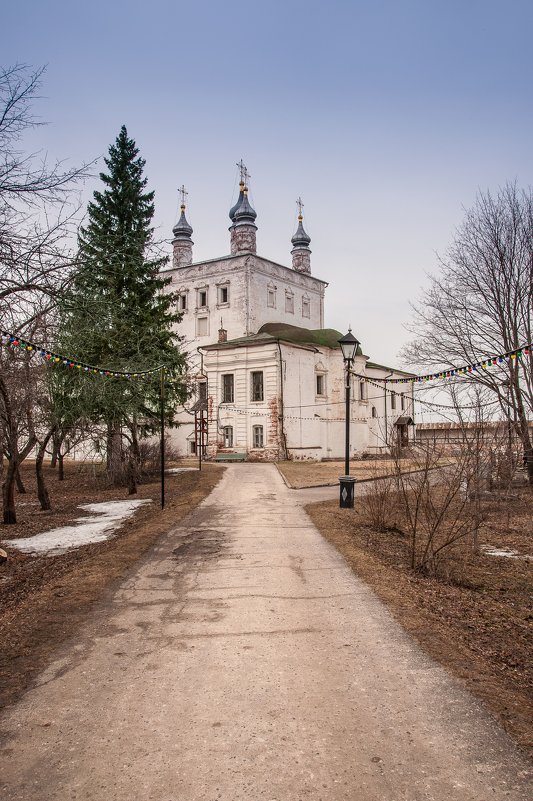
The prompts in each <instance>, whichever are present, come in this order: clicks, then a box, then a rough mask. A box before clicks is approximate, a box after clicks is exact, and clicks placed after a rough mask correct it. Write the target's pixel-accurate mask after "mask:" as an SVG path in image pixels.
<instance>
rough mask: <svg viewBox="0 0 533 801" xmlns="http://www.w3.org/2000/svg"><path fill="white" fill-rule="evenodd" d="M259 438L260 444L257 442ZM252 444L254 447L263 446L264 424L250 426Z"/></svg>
mask: <svg viewBox="0 0 533 801" xmlns="http://www.w3.org/2000/svg"><path fill="white" fill-rule="evenodd" d="M259 440H260V444H258V441H259ZM252 446H253V448H256V449H259V448H264V447H265V431H264V426H260V425H256V426H252Z"/></svg>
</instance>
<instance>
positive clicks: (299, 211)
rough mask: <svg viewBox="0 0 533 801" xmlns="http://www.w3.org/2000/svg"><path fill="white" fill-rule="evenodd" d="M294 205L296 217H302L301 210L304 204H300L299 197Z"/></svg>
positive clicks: (300, 199)
mask: <svg viewBox="0 0 533 801" xmlns="http://www.w3.org/2000/svg"><path fill="white" fill-rule="evenodd" d="M296 205H297V206H298V217H303V214H302V209H303V207H304V204H303V203H302V198H301V197H299V198H298V200H297V201H296Z"/></svg>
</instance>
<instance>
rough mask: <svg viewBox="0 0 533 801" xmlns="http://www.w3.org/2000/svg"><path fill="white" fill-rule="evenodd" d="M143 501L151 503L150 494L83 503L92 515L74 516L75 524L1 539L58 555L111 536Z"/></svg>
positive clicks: (14, 545) (25, 550) (25, 548)
mask: <svg viewBox="0 0 533 801" xmlns="http://www.w3.org/2000/svg"><path fill="white" fill-rule="evenodd" d="M145 503H152V501H151V499H150V498H145V499H143V500H136V501H107V502H105V503H86V504H83V506H79V507H78V509H81V510H82V511H84V512H91V513H92V514H93V515H98V517H97V518H95V517H78V518H77V519H76V520H75V521H74V523H75V524H76V525H71V526H61V528H54V529H52V530H51V531H45V532H44V533H43V534H36V535H35V536H34V537H26V538H25V539H16V540H4V543H5V544H6V545H10V546H11V547H12V548H17V549H18V550H19V551H22V552H23V553H38V554H44V555H45V556H59V555H60V554H62V553H66V552H67V551H72V550H73V549H74V548H80V547H81V546H82V545H90V544H92V543H94V542H104V541H105V540H108V539H110V538H111V535H112V534H113V532H114V531H115V529H117V528H118V527H119V526H120V524H121V523H122V521H123V520H126V518H128V517H131V516H132V515H133V514H134V513H135V511H136V509H137V508H138V507H139V506H141V505H142V504H145Z"/></svg>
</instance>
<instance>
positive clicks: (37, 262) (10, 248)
mask: <svg viewBox="0 0 533 801" xmlns="http://www.w3.org/2000/svg"><path fill="white" fill-rule="evenodd" d="M43 72H44V68H41V69H38V70H36V71H33V72H32V71H31V70H30V68H29V67H28V66H27V65H23V64H22V65H21V64H17V65H15V66H11V67H7V68H4V69H0V319H2V320H3V319H4V316H5V312H6V310H7V309H8V310H9V312H10V318H11V322H13V320H14V321H15V322H16V323H17V332H19V331H20V330H21V326H23V324H24V323H25V322H27V321H31V320H32V319H33V309H34V306H35V296H36V295H41V296H45V297H47V298H49V301H50V302H49V305H50V306H53V303H54V298H55V297H56V296H57V293H58V290H59V288H60V287H61V285H62V284H63V283H64V282H65V280H66V279H67V278H68V276H69V273H70V270H69V267H70V266H71V263H72V260H73V257H72V256H71V255H70V253H69V249H68V248H69V246H68V239H69V237H71V236H72V235H73V234H74V233H75V230H76V215H77V210H78V209H77V207H76V204H73V203H72V199H73V194H72V193H73V189H74V187H75V185H76V182H78V181H79V180H81V179H83V178H85V177H86V176H87V175H88V166H87V165H83V166H82V167H81V168H80V167H74V168H67V167H65V166H64V165H63V164H62V163H61V162H59V161H56V162H52V163H50V162H49V161H48V160H47V158H46V156H45V155H43V154H42V153H39V152H30V153H27V152H25V151H24V147H23V139H24V137H25V135H27V134H28V133H29V132H30V131H31V130H32V129H35V128H37V127H39V126H40V125H42V124H43V123H42V122H41V121H40V120H38V119H37V118H36V117H35V115H34V114H33V111H32V105H33V103H34V102H35V100H36V99H37V98H38V92H39V87H40V84H41V78H42V75H43ZM72 241H74V240H72ZM42 310H43V309H42V304H39V313H41V312H42Z"/></svg>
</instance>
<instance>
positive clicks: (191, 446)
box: [189, 442, 196, 456]
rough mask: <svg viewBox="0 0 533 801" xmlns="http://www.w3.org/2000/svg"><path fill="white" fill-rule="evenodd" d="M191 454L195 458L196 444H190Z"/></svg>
mask: <svg viewBox="0 0 533 801" xmlns="http://www.w3.org/2000/svg"><path fill="white" fill-rule="evenodd" d="M189 453H190V454H192V455H193V456H194V455H195V454H196V442H189Z"/></svg>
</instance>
